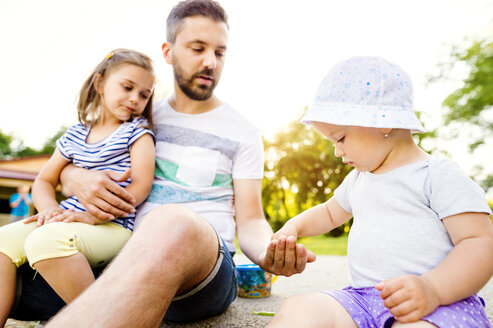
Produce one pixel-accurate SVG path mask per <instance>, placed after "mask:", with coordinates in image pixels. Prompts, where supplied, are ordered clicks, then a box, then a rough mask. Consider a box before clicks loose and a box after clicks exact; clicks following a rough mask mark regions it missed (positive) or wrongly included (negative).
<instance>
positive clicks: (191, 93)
mask: <svg viewBox="0 0 493 328" xmlns="http://www.w3.org/2000/svg"><path fill="white" fill-rule="evenodd" d="M227 41H228V24H227V17H226V13H225V12H224V10H223V8H221V6H220V5H219V4H218V3H216V2H214V1H211V0H191V1H184V2H180V3H179V4H178V5H176V6H175V7H174V8H173V10H172V11H171V13H170V15H169V17H168V20H167V42H165V43H164V44H163V46H162V51H163V55H164V58H165V60H166V62H167V63H168V64H170V65H172V66H173V72H174V93H173V95H172V96H171V97H170V98H169V99H166V100H164V101H162V102H160V103H159V104H158V105H157V106H156V108H155V110H154V113H153V118H154V125H155V126H156V157H157V158H156V173H155V180H154V185H153V190H152V192H151V195H150V196H149V198H148V200H147V201H146V203H145V204H144V205H143V206H142V207H141V208H140V209H139V212H138V216H137V226H138V227H137V229H136V231H135V232H134V234H133V236H132V238H131V239H130V241H129V242H128V243H127V245H126V246H125V247H124V248H123V250H122V251H121V252H120V254H119V255H118V256H117V257H116V258H115V259H114V261H113V263H112V264H111V265H110V266H109V268H108V269H107V270H106V271H105V272H104V273H103V274H102V275H101V277H100V278H98V279H97V281H96V282H95V283H94V284H93V285H92V286H91V287H90V288H89V289H87V290H86V291H85V292H84V293H83V294H82V295H81V296H80V297H79V298H78V299H76V300H75V301H74V302H73V303H71V304H69V305H68V306H67V307H66V308H65V309H64V310H63V311H62V312H61V313H60V314H58V315H57V316H56V317H55V318H54V319H53V320H52V321H50V322H49V323H48V325H47V327H68V326H70V327H77V326H81V327H93V326H98V327H107V326H111V327H118V326H121V327H130V326H132V327H136V326H139V327H154V326H159V324H160V323H161V321H162V319H163V317H164V318H165V319H167V320H172V321H191V320H199V319H204V318H207V317H210V316H213V315H216V314H219V313H222V312H223V311H225V310H226V308H227V307H228V306H229V305H230V303H231V302H232V301H233V300H234V298H235V297H236V288H237V286H236V278H235V270H234V264H233V262H232V259H231V255H232V253H234V251H235V248H234V244H233V239H234V234H235V231H237V236H238V242H239V245H240V248H241V249H242V251H243V252H244V253H245V254H246V255H247V256H248V257H249V258H250V259H251V260H252V261H253V262H255V263H257V264H259V265H260V266H261V267H262V268H264V269H265V270H268V271H270V272H273V273H275V274H278V275H286V276H290V275H292V274H295V273H299V272H301V271H303V270H304V268H305V265H306V263H307V262H312V261H314V257H315V256H314V255H313V254H312V253H310V252H308V251H307V250H306V249H305V248H304V246H302V245H296V241H295V239H294V238H293V239H289V240H286V239H285V238H284V239H281V240H279V241H272V242H271V241H270V239H271V236H272V230H271V228H270V226H269V225H268V223H267V221H266V220H265V217H264V215H263V212H262V206H261V179H262V177H263V147H262V143H261V138H260V135H259V133H258V130H257V129H256V128H254V127H253V126H252V125H251V124H250V123H248V122H247V121H246V120H245V119H243V118H242V117H241V116H240V115H239V114H238V113H237V112H235V111H234V110H233V109H232V108H231V107H230V106H228V105H227V104H224V103H222V102H221V101H220V100H219V99H218V98H217V97H216V96H215V95H214V88H215V86H216V85H217V83H218V81H219V79H220V77H221V73H222V69H223V65H224V58H225V54H226V49H227ZM92 174H94V173H93V172H87V171H82V170H81V169H78V168H74V167H70V168H68V169H67V170H66V171H65V172H64V173H63V174H62V181H63V182H64V185H65V186H64V188H66V189H65V190H66V191H67V190H68V191H69V192H70V193H74V194H75V195H76V196H77V197H78V198H79V199H80V200H81V201H82V202H83V204H84V205H85V206H86V208H88V210H90V211H91V213H93V214H94V215H96V216H97V217H99V218H101V219H102V220H104V219H103V218H105V219H111V217H113V216H114V217H116V216H120V215H122V214H124V212H125V211H126V212H128V211H132V210H133V208H132V206H131V203H132V199H131V196H129V195H128V194H127V193H126V192H125V190H123V189H121V188H118V187H117V186H116V185H115V184H114V183H113V182H112V181H111V178H112V177H113V178H115V177H114V176H112V173H105V172H99V173H98V176H97V177H93V176H92ZM119 178H121V177H119ZM87 181H93V182H91V183H88V182H87ZM180 203H181V204H183V205H176V204H180ZM233 216H234V217H233ZM90 223H97V222H90ZM235 223H236V224H235ZM266 250H267V251H266ZM165 315H166V316H165Z"/></svg>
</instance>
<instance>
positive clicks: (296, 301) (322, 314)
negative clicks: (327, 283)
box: [267, 293, 357, 328]
mask: <svg viewBox="0 0 493 328" xmlns="http://www.w3.org/2000/svg"><path fill="white" fill-rule="evenodd" d="M267 327H269V328H274V327H331V328H338V327H341V328H343V327H344V328H357V326H356V324H355V323H354V321H353V319H352V318H351V316H350V315H349V313H348V312H347V311H346V309H345V308H344V307H343V306H342V305H341V304H340V303H339V302H337V301H336V300H335V299H334V298H333V297H331V296H329V295H327V294H323V293H314V294H307V295H297V296H293V297H290V298H288V299H287V300H286V301H284V302H283V303H282V304H281V306H280V308H279V310H278V311H277V313H276V315H275V316H274V318H273V319H272V321H271V322H270V323H269V325H268V326H267Z"/></svg>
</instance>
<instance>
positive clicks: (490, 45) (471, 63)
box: [430, 39, 493, 188]
mask: <svg viewBox="0 0 493 328" xmlns="http://www.w3.org/2000/svg"><path fill="white" fill-rule="evenodd" d="M460 65H463V66H465V67H466V68H467V70H468V73H467V75H466V76H465V78H463V80H462V82H463V83H462V85H461V86H460V87H459V88H457V89H456V90H455V91H454V92H452V93H451V94H450V95H448V96H447V97H446V98H445V100H444V101H443V106H444V107H445V113H444V119H445V125H449V126H452V125H453V124H456V123H461V124H464V125H465V126H468V127H474V128H475V131H476V133H475V136H473V137H471V140H470V142H469V148H470V151H471V152H474V151H475V150H476V149H477V148H478V147H479V146H481V145H483V144H484V143H485V140H488V139H489V140H491V138H492V137H493V107H492V106H493V41H491V39H483V40H479V41H478V40H476V41H473V42H472V43H471V44H470V45H469V46H468V47H466V48H462V47H457V46H456V47H454V48H453V51H452V56H451V58H450V60H449V61H448V62H444V63H441V64H440V66H441V72H440V73H439V74H438V75H437V76H434V77H432V78H431V79H430V81H431V82H434V81H440V80H446V79H450V78H452V77H451V76H450V72H451V71H453V68H454V67H455V66H460ZM479 171H481V170H479ZM483 173H484V174H485V175H486V176H487V177H486V179H484V180H483V181H482V184H483V187H485V188H490V187H493V174H492V173H491V172H483Z"/></svg>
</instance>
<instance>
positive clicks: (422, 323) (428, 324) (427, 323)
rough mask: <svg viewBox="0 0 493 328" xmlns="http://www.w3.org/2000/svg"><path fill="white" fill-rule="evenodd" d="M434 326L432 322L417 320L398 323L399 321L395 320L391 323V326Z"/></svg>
mask: <svg viewBox="0 0 493 328" xmlns="http://www.w3.org/2000/svg"><path fill="white" fill-rule="evenodd" d="M432 327H435V328H436V326H435V325H434V324H431V323H429V322H427V321H418V322H412V323H400V322H395V323H394V324H392V328H432Z"/></svg>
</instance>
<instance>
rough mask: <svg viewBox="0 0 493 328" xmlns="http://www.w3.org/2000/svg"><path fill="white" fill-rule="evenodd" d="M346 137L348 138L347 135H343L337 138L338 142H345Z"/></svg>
mask: <svg viewBox="0 0 493 328" xmlns="http://www.w3.org/2000/svg"><path fill="white" fill-rule="evenodd" d="M344 138H346V136H344V137H342V138H339V139H337V142H343V141H344Z"/></svg>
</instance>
